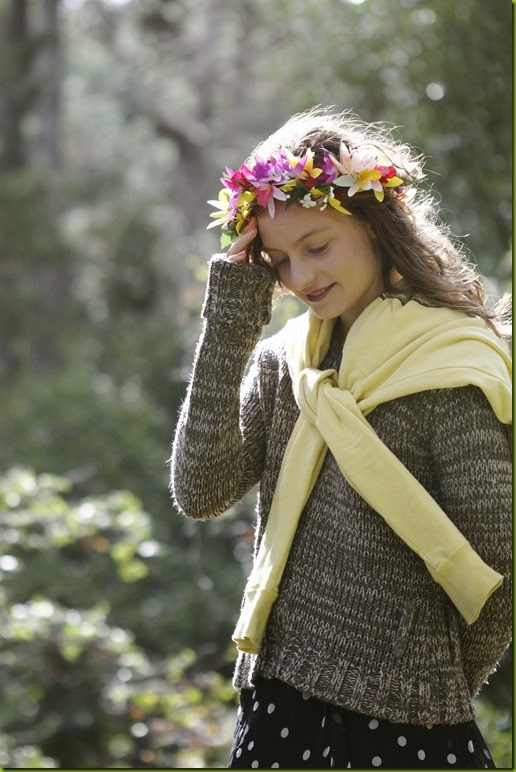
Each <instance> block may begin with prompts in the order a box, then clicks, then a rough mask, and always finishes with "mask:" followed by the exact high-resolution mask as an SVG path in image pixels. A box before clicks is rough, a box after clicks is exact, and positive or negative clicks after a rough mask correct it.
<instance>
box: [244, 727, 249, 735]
mask: <svg viewBox="0 0 516 772" xmlns="http://www.w3.org/2000/svg"><path fill="white" fill-rule="evenodd" d="M248 731H249V724H246V725H245V729H244V737H245V736H246V734H247V733H248Z"/></svg>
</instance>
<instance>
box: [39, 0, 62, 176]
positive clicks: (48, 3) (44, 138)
mask: <svg viewBox="0 0 516 772" xmlns="http://www.w3.org/2000/svg"><path fill="white" fill-rule="evenodd" d="M59 1H60V0H43V2H42V6H41V9H40V12H41V13H42V16H43V18H42V25H43V29H42V41H41V47H40V50H39V53H38V55H37V57H36V61H35V77H36V82H37V85H38V99H37V102H36V111H37V114H38V116H39V137H38V141H37V144H36V148H35V152H36V159H37V161H38V163H39V165H41V166H43V167H44V168H49V169H52V168H57V167H59V165H60V161H61V157H60V125H59V118H60V112H61V109H60V92H61V89H60V86H61V37H60V33H59V19H58V12H59Z"/></svg>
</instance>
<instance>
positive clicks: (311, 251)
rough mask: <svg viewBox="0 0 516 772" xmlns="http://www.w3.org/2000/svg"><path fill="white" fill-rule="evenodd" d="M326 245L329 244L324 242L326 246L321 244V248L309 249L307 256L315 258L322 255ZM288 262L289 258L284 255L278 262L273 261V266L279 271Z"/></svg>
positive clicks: (326, 246)
mask: <svg viewBox="0 0 516 772" xmlns="http://www.w3.org/2000/svg"><path fill="white" fill-rule="evenodd" d="M328 244H329V242H326V244H322V246H320V247H312V248H311V249H309V250H308V254H310V255H315V256H317V255H322V254H324V252H325V251H326V249H327V248H328ZM289 262H290V258H289V256H288V255H285V257H282V258H280V259H279V260H275V261H274V265H275V266H276V268H277V269H279V268H283V267H284V266H286V265H287V264H288V263H289Z"/></svg>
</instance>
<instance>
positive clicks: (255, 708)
mask: <svg viewBox="0 0 516 772" xmlns="http://www.w3.org/2000/svg"><path fill="white" fill-rule="evenodd" d="M259 705H260V703H259V702H258V700H256V702H255V703H254V705H253V711H255V710H258V707H259Z"/></svg>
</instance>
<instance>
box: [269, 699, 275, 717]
mask: <svg viewBox="0 0 516 772" xmlns="http://www.w3.org/2000/svg"><path fill="white" fill-rule="evenodd" d="M275 710H276V705H275V704H274V703H273V702H271V704H270V705H269V707H268V708H267V713H269V715H270V714H271V713H274V711H275Z"/></svg>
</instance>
